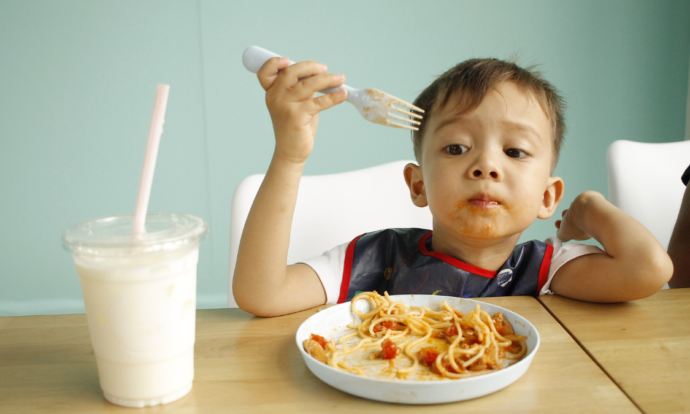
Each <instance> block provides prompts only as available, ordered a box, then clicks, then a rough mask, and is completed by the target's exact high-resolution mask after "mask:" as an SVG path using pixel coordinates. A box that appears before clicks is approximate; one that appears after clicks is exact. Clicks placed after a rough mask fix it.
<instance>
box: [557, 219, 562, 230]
mask: <svg viewBox="0 0 690 414" xmlns="http://www.w3.org/2000/svg"><path fill="white" fill-rule="evenodd" d="M556 228H557V229H560V228H561V221H560V220H556Z"/></svg>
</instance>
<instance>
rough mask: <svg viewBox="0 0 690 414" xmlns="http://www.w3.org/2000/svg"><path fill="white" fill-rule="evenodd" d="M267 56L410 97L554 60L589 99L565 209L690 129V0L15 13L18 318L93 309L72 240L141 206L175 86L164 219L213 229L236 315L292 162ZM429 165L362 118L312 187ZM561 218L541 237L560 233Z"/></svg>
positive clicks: (2, 143)
mask: <svg viewBox="0 0 690 414" xmlns="http://www.w3.org/2000/svg"><path fill="white" fill-rule="evenodd" d="M252 44H255V45H259V46H262V47H265V48H267V49H269V50H273V51H275V52H277V53H280V54H283V55H285V56H289V57H290V58H292V59H293V60H295V61H298V60H304V59H311V60H318V61H321V62H324V63H327V64H328V65H329V67H330V70H331V71H333V72H341V73H345V74H346V75H347V77H348V81H347V83H348V84H349V85H350V86H354V87H360V88H365V87H375V88H378V89H381V90H384V91H386V92H389V93H391V94H393V95H396V96H398V97H400V98H403V99H405V100H408V101H412V100H413V99H414V98H415V96H416V94H417V93H419V91H421V90H422V89H423V88H424V87H425V86H426V85H427V84H428V83H429V82H431V81H432V80H433V79H434V77H435V76H436V75H438V74H440V73H441V72H443V71H445V70H446V69H447V68H448V67H450V66H451V65H453V64H455V63H457V62H459V61H461V60H464V59H467V58H470V57H499V58H508V57H509V56H511V55H514V54H517V55H518V62H519V63H522V64H525V65H529V64H533V63H539V64H541V69H542V70H543V72H544V73H545V75H546V77H547V78H548V79H549V80H550V81H551V82H552V83H554V84H555V85H556V86H557V87H558V88H559V89H560V90H561V91H562V93H563V95H564V96H565V97H566V99H567V102H568V105H569V109H568V111H567V114H566V115H567V121H568V126H569V132H568V134H567V140H566V144H565V147H564V149H563V153H562V156H561V162H560V164H559V166H558V168H557V170H556V174H557V175H560V176H562V177H563V178H564V179H565V182H566V197H565V198H566V199H565V201H564V203H563V204H562V206H561V207H562V208H565V207H566V206H567V205H568V204H569V202H570V201H571V200H572V199H573V198H574V197H575V196H576V195H577V194H578V193H580V192H582V191H584V190H586V189H593V190H597V191H600V192H602V193H604V194H606V193H607V184H606V163H605V151H606V148H607V147H608V145H609V144H610V143H611V142H612V141H614V140H617V139H629V140H635V141H647V142H666V141H678V140H682V139H683V135H684V131H685V110H686V98H687V91H688V61H689V52H690V2H688V1H682V0H681V1H651V0H650V1H633V0H621V1H611V0H609V1H601V0H593V1H585V0H578V1H567V2H566V1H481V2H477V1H433V2H420V1H409V0H398V1H371V0H357V1H346V2H325V1H299V2H298V1H289V2H284V1H244V2H241V1H166V2H163V1H156V2H140V1H118V2H115V1H111V2H93V1H48V0H46V1H23V2H20V1H10V0H0V177H1V179H0V209H1V210H0V213H1V214H0V230H1V232H2V235H1V236H0V315H16V314H40V313H64V312H80V311H82V310H83V305H82V304H81V291H80V287H79V282H78V278H77V275H76V272H75V270H74V267H73V264H72V261H71V257H70V254H69V253H67V252H65V251H64V250H63V249H62V247H61V243H60V236H61V233H62V231H63V230H64V229H65V228H67V227H68V226H69V225H71V224H73V223H75V222H78V221H81V220H84V219H88V218H92V217H96V216H103V215H109V214H117V213H128V212H132V211H133V209H134V204H135V201H136V194H137V188H138V181H139V175H140V172H141V166H142V162H143V155H144V149H145V146H146V138H147V134H148V127H149V122H150V118H151V110H152V107H153V100H154V95H155V89H156V85H157V84H159V83H167V84H170V85H171V89H170V98H169V102H168V111H167V116H166V123H165V126H164V130H165V132H164V133H163V138H162V142H161V146H160V152H159V158H158V164H157V169H156V175H155V179H154V186H153V193H152V196H151V202H150V211H173V212H183V213H190V214H194V215H197V216H199V217H202V218H203V219H204V220H205V221H206V222H207V223H208V224H209V226H210V230H211V235H210V237H209V238H208V239H207V240H206V241H204V242H203V244H202V246H201V252H202V254H201V260H200V265H199V282H198V291H199V300H198V303H199V306H200V307H223V306H225V300H226V291H227V266H228V257H227V256H228V248H229V241H228V232H229V217H230V205H231V200H232V193H233V190H234V188H235V186H236V185H237V184H238V183H239V182H240V180H241V179H242V178H243V177H245V176H247V175H250V174H255V173H263V172H264V171H265V169H266V167H267V165H268V162H269V159H270V157H271V154H272V148H273V135H272V129H271V123H270V118H269V116H268V112H267V110H266V108H265V105H264V96H263V93H262V92H263V91H262V89H261V87H260V86H259V85H258V82H257V81H256V79H255V77H254V75H252V74H250V73H248V72H247V71H246V70H245V69H244V68H243V66H242V64H241V59H240V58H241V55H242V51H243V50H244V48H245V47H247V46H249V45H252ZM411 158H412V151H411V146H410V143H409V136H408V135H407V134H406V133H405V132H401V131H400V130H395V129H392V128H385V127H381V126H378V125H374V124H371V123H367V122H365V121H364V120H362V119H361V118H360V117H359V115H357V113H356V112H355V110H354V109H353V108H352V107H351V106H349V104H344V105H342V106H340V107H337V108H334V109H332V110H330V111H328V112H326V113H325V114H323V116H322V117H321V123H320V126H319V132H318V135H317V142H316V147H315V150H314V152H313V155H312V156H311V158H310V160H309V162H308V165H307V169H306V173H307V174H324V173H334V172H341V171H346V170H353V169H359V168H363V167H368V166H372V165H377V164H381V163H385V162H389V161H393V160H399V159H411ZM554 220H555V219H551V220H547V221H544V222H539V223H536V224H535V225H534V226H533V227H532V228H530V229H529V230H528V231H527V232H525V234H524V235H523V238H525V239H531V238H538V239H544V238H546V237H548V236H551V235H552V234H553V231H552V228H553V221H554ZM327 247H330V246H324V248H327Z"/></svg>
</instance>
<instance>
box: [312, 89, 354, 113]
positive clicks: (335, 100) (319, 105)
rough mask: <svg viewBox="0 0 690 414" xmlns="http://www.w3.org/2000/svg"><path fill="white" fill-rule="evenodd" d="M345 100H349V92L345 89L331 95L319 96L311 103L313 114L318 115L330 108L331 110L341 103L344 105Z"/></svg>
mask: <svg viewBox="0 0 690 414" xmlns="http://www.w3.org/2000/svg"><path fill="white" fill-rule="evenodd" d="M345 98H347V91H346V90H345V89H338V90H337V91H335V92H332V93H329V94H328V95H323V96H319V97H318V98H314V99H312V100H311V101H310V103H311V111H310V112H311V113H312V114H314V115H315V114H318V113H319V112H321V111H324V110H326V109H328V108H331V107H333V106H335V105H338V104H339V103H342V102H343V101H344V100H345Z"/></svg>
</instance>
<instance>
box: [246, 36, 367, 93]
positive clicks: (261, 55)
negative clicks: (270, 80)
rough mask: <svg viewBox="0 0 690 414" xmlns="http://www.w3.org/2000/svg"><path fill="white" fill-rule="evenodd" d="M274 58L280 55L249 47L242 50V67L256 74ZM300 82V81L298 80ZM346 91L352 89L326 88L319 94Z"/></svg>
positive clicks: (345, 86) (257, 47) (344, 86)
mask: <svg viewBox="0 0 690 414" xmlns="http://www.w3.org/2000/svg"><path fill="white" fill-rule="evenodd" d="M274 57H282V56H280V55H277V54H275V53H273V52H271V51H269V50H266V49H264V48H261V47H259V46H249V47H248V48H246V49H245V50H244V53H242V64H243V65H244V67H245V68H246V69H247V70H248V71H250V72H252V73H257V72H258V71H259V69H261V67H262V66H263V65H264V63H266V61H267V60H268V59H270V58H274ZM294 64H295V62H293V61H290V66H292V65H294ZM300 80H302V79H300ZM341 88H342V89H347V91H348V92H352V90H353V89H352V88H350V87H349V86H347V85H342V86H339V87H337V88H326V89H322V90H320V91H319V92H320V93H323V94H327V93H331V92H335V91H337V90H338V89H341Z"/></svg>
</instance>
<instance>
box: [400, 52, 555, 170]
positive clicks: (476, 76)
mask: <svg viewBox="0 0 690 414" xmlns="http://www.w3.org/2000/svg"><path fill="white" fill-rule="evenodd" d="M505 81H509V82H514V83H515V84H516V85H517V86H518V88H520V89H521V90H522V91H527V92H528V93H530V94H531V95H533V96H534V97H535V98H536V99H537V101H538V102H539V105H540V106H541V108H542V109H543V110H544V112H545V113H546V116H547V118H548V119H549V121H551V130H552V132H553V162H552V164H551V165H552V167H551V170H552V171H553V170H554V169H555V168H556V164H557V163H558V156H559V154H560V151H561V146H562V145H563V136H564V135H565V119H564V117H563V112H564V110H565V102H564V101H563V98H562V97H561V96H560V95H559V94H558V91H557V90H556V88H555V87H554V86H553V85H551V84H550V83H549V82H547V81H546V80H545V79H544V78H543V77H542V74H541V73H540V72H539V71H536V70H534V66H530V67H528V68H521V67H520V66H518V65H516V64H515V63H513V62H506V61H503V60H499V59H469V60H466V61H464V62H461V63H459V64H457V65H456V66H454V67H452V68H451V69H449V70H448V71H446V72H445V73H444V74H442V75H441V76H439V77H438V78H437V79H436V80H435V81H434V82H433V83H432V84H431V85H429V86H428V87H427V88H426V89H424V91H422V93H421V94H419V96H418V97H417V99H416V100H415V101H414V105H416V106H418V107H420V108H422V109H424V111H425V114H424V122H422V124H421V125H420V126H419V131H412V143H413V145H414V155H415V158H416V159H417V162H418V163H421V156H422V137H423V135H424V130H425V125H426V124H427V123H428V122H429V119H431V117H432V115H433V114H434V112H436V111H440V110H441V109H443V108H444V107H445V106H446V105H447V104H448V101H449V100H450V99H451V97H453V96H456V97H457V98H458V105H457V109H458V111H459V113H460V114H464V113H467V112H470V111H472V110H473V109H475V108H477V107H478V106H479V105H480V104H481V102H482V100H483V99H484V97H485V96H486V94H487V93H488V92H489V91H490V90H491V89H492V88H493V87H495V86H496V85H497V84H499V83H501V82H505Z"/></svg>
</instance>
